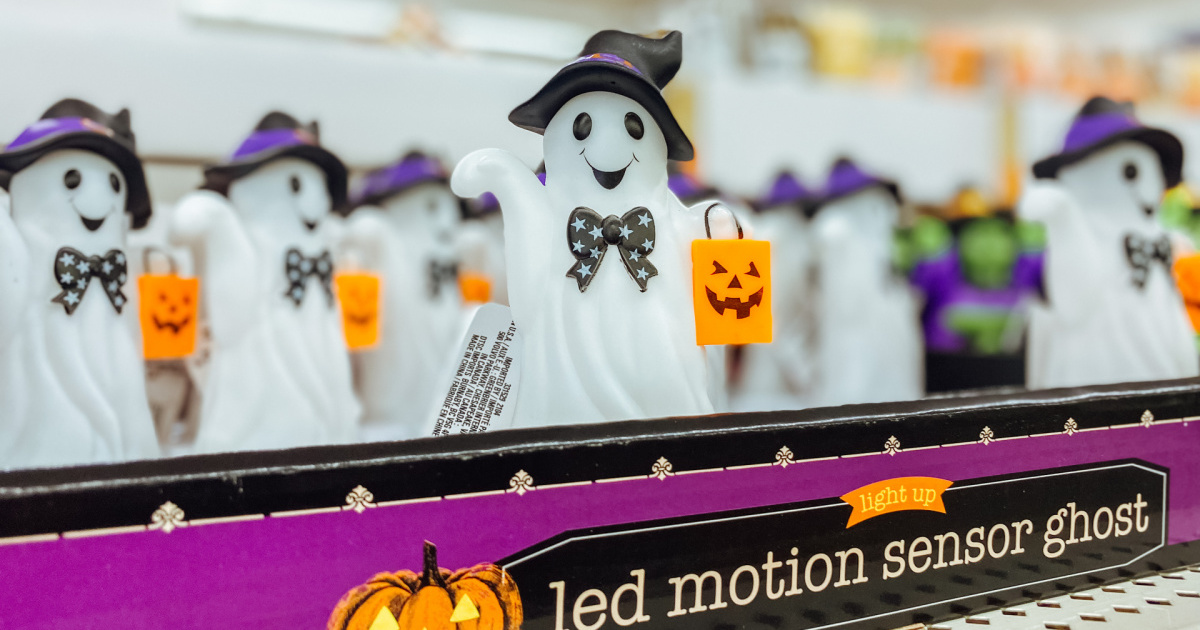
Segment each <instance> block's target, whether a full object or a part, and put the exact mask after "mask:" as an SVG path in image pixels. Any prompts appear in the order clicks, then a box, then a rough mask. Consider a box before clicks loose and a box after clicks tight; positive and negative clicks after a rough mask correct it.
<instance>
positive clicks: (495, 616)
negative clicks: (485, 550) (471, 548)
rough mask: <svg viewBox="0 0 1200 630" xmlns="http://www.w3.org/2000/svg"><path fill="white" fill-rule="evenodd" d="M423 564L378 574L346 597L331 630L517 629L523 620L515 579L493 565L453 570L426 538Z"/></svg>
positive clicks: (519, 594) (331, 618) (329, 625)
mask: <svg viewBox="0 0 1200 630" xmlns="http://www.w3.org/2000/svg"><path fill="white" fill-rule="evenodd" d="M424 564H425V566H424V568H423V570H422V572H421V573H420V574H417V573H413V572H412V571H400V572H398V573H380V574H379V575H376V576H375V577H373V578H371V581H370V582H367V583H366V584H363V585H361V586H358V587H356V588H355V589H353V590H351V591H350V592H348V593H346V594H345V595H343V596H342V599H341V601H340V602H338V605H337V608H335V609H334V611H333V614H332V615H331V616H330V618H329V624H328V626H327V627H328V628H329V630H519V629H520V627H521V623H522V621H523V620H524V611H523V609H522V606H521V593H520V592H519V591H518V590H517V584H516V582H513V579H512V578H511V577H510V576H509V575H508V573H506V572H505V571H504V569H501V568H500V567H498V566H496V565H494V564H479V565H475V566H473V567H471V568H469V569H459V570H458V571H455V572H453V573H451V572H450V571H448V570H446V569H442V568H439V567H438V565H437V547H434V546H433V544H432V543H428V542H427V543H425V563H424Z"/></svg>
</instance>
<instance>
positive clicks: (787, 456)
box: [774, 446, 796, 468]
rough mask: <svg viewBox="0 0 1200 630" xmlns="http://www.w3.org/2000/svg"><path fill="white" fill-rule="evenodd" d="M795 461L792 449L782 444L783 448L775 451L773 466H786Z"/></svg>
mask: <svg viewBox="0 0 1200 630" xmlns="http://www.w3.org/2000/svg"><path fill="white" fill-rule="evenodd" d="M795 463H796V456H795V454H793V453H792V449H790V448H788V447H787V446H784V447H783V448H781V449H779V452H777V453H775V464H774V465H775V466H782V467H783V468H787V467H788V465H790V464H795Z"/></svg>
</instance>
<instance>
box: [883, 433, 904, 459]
mask: <svg viewBox="0 0 1200 630" xmlns="http://www.w3.org/2000/svg"><path fill="white" fill-rule="evenodd" d="M883 452H884V453H887V454H888V455H895V454H896V453H899V452H900V440H897V439H896V436H894V435H893V436H891V437H889V438H888V439H887V442H884V443H883Z"/></svg>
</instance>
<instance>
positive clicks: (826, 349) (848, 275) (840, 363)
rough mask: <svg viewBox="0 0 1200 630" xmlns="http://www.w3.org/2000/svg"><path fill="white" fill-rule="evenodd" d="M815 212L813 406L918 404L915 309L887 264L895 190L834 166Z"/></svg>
mask: <svg viewBox="0 0 1200 630" xmlns="http://www.w3.org/2000/svg"><path fill="white" fill-rule="evenodd" d="M815 208H816V209H815V213H816V214H815V216H814V218H813V222H812V231H813V235H814V245H815V261H816V266H817V286H818V295H817V331H818V332H817V334H818V341H817V357H818V358H817V365H818V367H817V370H818V374H817V379H818V381H819V382H818V385H817V388H818V392H817V401H816V402H817V404H820V405H825V406H828V405H844V404H850V403H866V402H887V401H899V400H913V399H916V398H920V397H921V396H922V395H923V394H924V380H925V379H924V348H923V344H922V336H921V326H920V305H919V302H918V300H917V297H916V296H915V295H914V293H913V290H912V289H911V288H910V287H909V285H908V282H907V281H906V280H905V279H904V278H903V277H902V276H901V275H900V274H899V273H897V272H896V271H895V270H894V267H893V263H892V248H893V247H894V245H893V234H894V231H895V229H896V226H897V224H898V223H899V220H900V193H899V189H898V187H897V186H896V184H894V183H892V182H889V181H886V180H882V179H879V178H876V177H873V176H871V175H868V174H867V173H864V172H863V171H862V170H860V169H859V168H858V167H857V166H856V165H855V164H854V163H853V162H851V161H849V160H845V159H842V160H838V161H837V162H836V163H835V164H834V165H833V169H832V170H831V171H830V173H829V179H828V181H827V182H826V184H825V188H824V190H823V191H822V193H821V197H820V198H819V199H818V201H817V202H816V206H815Z"/></svg>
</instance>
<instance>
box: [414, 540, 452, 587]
mask: <svg viewBox="0 0 1200 630" xmlns="http://www.w3.org/2000/svg"><path fill="white" fill-rule="evenodd" d="M435 585H436V586H440V587H442V588H449V585H447V584H446V580H445V578H443V577H442V572H441V571H439V570H438V559H437V545H434V544H433V543H431V542H429V541H428V540H426V541H425V570H424V572H423V573H422V574H421V586H435Z"/></svg>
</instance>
